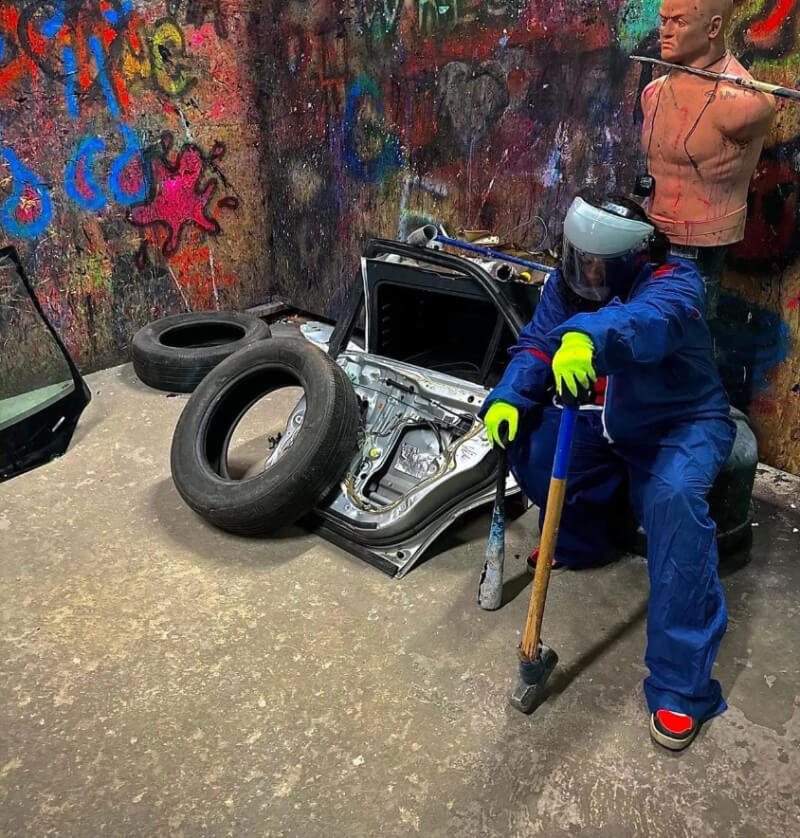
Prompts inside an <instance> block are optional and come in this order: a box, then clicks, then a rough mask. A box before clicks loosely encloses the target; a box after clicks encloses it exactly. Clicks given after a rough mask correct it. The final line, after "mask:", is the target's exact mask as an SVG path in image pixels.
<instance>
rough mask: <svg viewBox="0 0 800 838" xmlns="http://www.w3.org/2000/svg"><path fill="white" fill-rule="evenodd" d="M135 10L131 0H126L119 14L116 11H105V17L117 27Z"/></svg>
mask: <svg viewBox="0 0 800 838" xmlns="http://www.w3.org/2000/svg"><path fill="white" fill-rule="evenodd" d="M132 9H133V3H131V2H130V0H125V2H124V3H123V4H122V7H121V8H120V11H119V12H117V10H116V9H103V17H104V18H105V19H106V20H107V21H108V22H109V23H110V24H111V25H112V26H116V24H118V23H119V22H120V20H125V18H127V17H128V16H129V15H130V13H131V11H132Z"/></svg>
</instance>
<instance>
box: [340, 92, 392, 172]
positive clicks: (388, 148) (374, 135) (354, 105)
mask: <svg viewBox="0 0 800 838" xmlns="http://www.w3.org/2000/svg"><path fill="white" fill-rule="evenodd" d="M365 100H370V101H371V102H372V105H373V108H374V118H371V119H370V118H369V117H367V118H366V119H365V118H364V117H361V118H360V114H359V111H360V109H361V107H362V106H363V105H364V104H366V102H365ZM342 127H343V135H344V136H343V140H344V149H343V153H344V162H345V166H346V167H347V169H348V170H349V171H350V172H351V173H352V174H353V176H354V177H357V178H359V179H360V180H364V181H367V182H370V183H372V182H375V181H380V180H383V178H385V177H386V175H387V174H389V172H391V171H393V170H394V169H398V168H400V166H401V165H402V163H403V155H402V153H401V150H400V141H399V139H398V138H397V137H396V136H395V135H394V134H388V133H386V132H385V127H384V120H383V101H382V99H381V95H380V91H379V90H378V86H377V85H376V84H375V82H374V81H373V80H372V79H371V78H369V77H367V76H359V78H357V79H356V80H355V81H354V82H353V84H352V85H350V88H349V89H348V91H347V101H346V104H345V111H344V121H343V124H342ZM357 130H358V132H359V133H360V135H361V137H360V138H359V139H357V137H356V131H357ZM361 141H363V142H364V144H366V145H368V146H370V145H372V144H377V143H380V149H379V150H377V151H376V152H375V153H371V152H370V151H369V149H365V148H363V147H361V148H359V146H360V145H361Z"/></svg>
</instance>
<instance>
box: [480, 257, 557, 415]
mask: <svg viewBox="0 0 800 838" xmlns="http://www.w3.org/2000/svg"><path fill="white" fill-rule="evenodd" d="M560 283H561V277H560V274H559V272H558V271H554V272H553V273H552V274H551V275H550V277H549V279H548V280H547V282H545V284H544V288H543V289H542V297H541V299H540V300H539V304H538V305H537V306H536V311H535V312H534V315H533V320H531V322H530V323H528V325H527V326H525V328H524V329H523V330H522V331H521V332H520V333H519V337H518V338H517V343H516V344H515V345H514V346H512V347H511V348H510V349H509V350H508V353H509V355H510V356H511V361H510V362H509V364H508V366H507V367H506V370H505V372H504V373H503V377H502V378H501V379H500V382H499V383H498V385H497V387H495V388H494V390H492V391H491V393H489V395H488V396H487V397H486V401H485V402H484V403H483V406H482V407H481V410H480V413H479V414H478V416H479V417H480V418H481V419H482V418H483V416H484V414H485V413H486V411H487V410H488V408H489V407H490V406H491V404H492V402H496V401H503V402H508V404H512V405H514V407H516V408H519V410H523V411H524V410H529V409H530V408H532V407H534V406H535V405H537V404H540V403H541V402H542V401H543V400H544V398H545V391H546V390H547V387H548V386H549V384H550V383H551V382H552V380H553V373H552V370H551V368H550V361H551V359H552V357H553V352H554V351H555V350H556V348H557V347H558V344H559V341H557V340H554V339H553V338H552V337H550V336H549V334H550V332H552V330H553V329H554V328H555V327H556V326H557V325H558V324H559V323H563V322H564V320H566V319H567V317H568V316H569V311H568V310H567V308H566V306H565V304H564V301H563V299H562V296H561V290H560Z"/></svg>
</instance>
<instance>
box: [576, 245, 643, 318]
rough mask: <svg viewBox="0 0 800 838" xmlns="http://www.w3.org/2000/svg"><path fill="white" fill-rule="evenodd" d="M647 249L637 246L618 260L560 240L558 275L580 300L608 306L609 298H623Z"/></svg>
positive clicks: (638, 269) (616, 257)
mask: <svg viewBox="0 0 800 838" xmlns="http://www.w3.org/2000/svg"><path fill="white" fill-rule="evenodd" d="M647 256H648V247H647V245H646V244H642V245H640V246H639V247H638V248H636V249H634V250H629V251H627V252H626V253H623V254H621V255H619V256H599V255H597V254H595V253H587V252H586V251H583V250H580V249H579V248H577V247H576V246H575V245H574V244H573V243H572V242H571V241H569V240H567V239H565V240H564V254H563V256H562V257H561V272H562V276H563V277H564V281H565V282H566V283H567V285H569V287H570V288H571V289H572V290H573V291H574V292H575V293H576V294H577V295H578V296H579V297H582V298H583V299H584V300H590V301H592V302H597V303H605V302H608V300H610V299H611V298H612V297H615V296H616V297H624V296H626V295H627V293H628V291H630V289H631V285H632V284H633V280H634V279H635V278H636V275H637V274H638V273H639V271H640V270H641V269H642V267H643V266H644V265H645V263H646V262H647Z"/></svg>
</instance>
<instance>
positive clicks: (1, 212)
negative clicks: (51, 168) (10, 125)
mask: <svg viewBox="0 0 800 838" xmlns="http://www.w3.org/2000/svg"><path fill="white" fill-rule="evenodd" d="M0 157H1V158H3V159H4V160H5V161H6V163H7V164H8V168H9V171H10V172H11V182H12V184H13V188H12V190H11V194H10V195H9V196H8V198H6V199H5V201H3V203H2V205H0V226H2V227H5V229H6V232H7V233H8V234H9V235H10V236H20V237H22V238H25V239H33V238H36V236H38V235H39V234H40V233H42V232H43V231H44V229H45V228H46V227H47V225H48V224H49V223H50V219H51V218H52V217H53V202H52V200H51V199H50V193H49V192H48V191H47V187H45V185H44V184H43V183H42V182H41V181H40V180H39V178H38V177H36V175H35V174H34V173H33V172H32V171H31V170H30V169H29V168H28V167H27V166H26V165H25V164H24V163H23V162H22V161H21V160H20V159H19V157H17V155H16V154H15V153H14V151H13V149H11V148H8V147H7V146H0Z"/></svg>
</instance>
